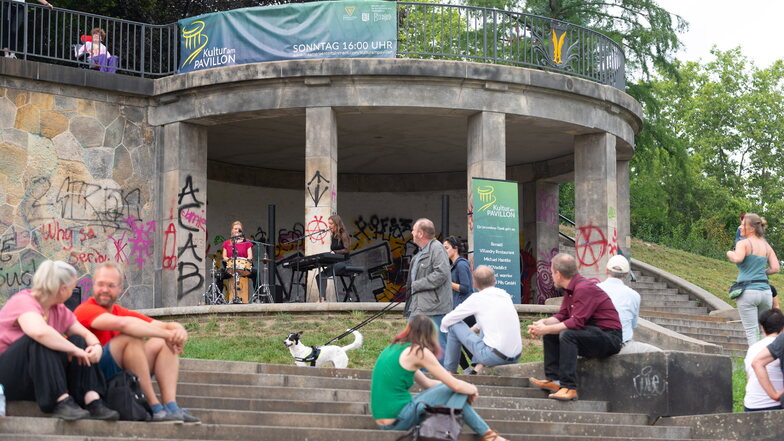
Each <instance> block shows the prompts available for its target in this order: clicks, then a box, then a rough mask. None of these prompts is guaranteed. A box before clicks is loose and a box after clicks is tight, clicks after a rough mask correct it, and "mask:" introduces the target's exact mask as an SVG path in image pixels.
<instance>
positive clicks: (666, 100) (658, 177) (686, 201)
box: [630, 49, 784, 258]
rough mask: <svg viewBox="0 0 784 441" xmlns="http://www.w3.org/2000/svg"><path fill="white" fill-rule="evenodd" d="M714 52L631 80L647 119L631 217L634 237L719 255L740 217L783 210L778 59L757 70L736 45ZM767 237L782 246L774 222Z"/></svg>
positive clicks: (783, 69) (783, 107) (783, 101)
mask: <svg viewBox="0 0 784 441" xmlns="http://www.w3.org/2000/svg"><path fill="white" fill-rule="evenodd" d="M713 54H714V55H715V56H716V60H715V61H711V62H708V63H704V64H699V63H694V62H690V63H676V64H675V66H676V68H677V71H676V72H675V73H674V74H671V75H670V74H668V73H666V72H662V73H660V74H659V75H657V76H655V78H652V79H650V80H646V81H639V82H637V83H635V84H633V85H632V86H630V93H633V94H635V95H636V96H637V97H639V99H640V102H641V103H642V105H643V108H644V111H645V115H646V125H645V128H644V129H643V131H642V132H641V133H640V134H639V135H638V136H637V151H636V152H635V156H634V158H633V159H632V163H631V167H632V173H631V211H632V220H631V221H632V234H633V235H635V236H636V237H639V238H641V239H644V240H649V241H654V242H659V243H662V244H667V245H670V246H674V247H678V248H681V249H685V250H691V251H694V252H698V253H700V254H703V255H705V256H712V257H716V258H724V252H725V251H726V250H727V249H730V248H731V247H732V245H733V242H732V239H733V238H734V234H735V229H736V228H737V226H738V214H739V213H742V212H757V213H759V214H761V215H762V216H765V217H767V218H769V219H775V220H778V219H781V215H782V214H784V213H783V212H782V210H783V209H784V206H783V205H782V202H781V200H782V196H784V195H783V194H782V191H784V190H783V189H782V187H781V179H782V175H783V174H784V169H782V167H784V153H782V149H781V147H780V146H781V142H782V141H784V139H782V137H784V63H782V61H778V62H776V63H774V64H773V65H771V66H770V67H769V68H766V69H760V68H757V67H756V66H754V64H753V63H750V62H749V61H748V60H747V59H746V58H745V57H744V56H743V55H742V54H741V52H740V51H739V50H738V49H734V50H730V51H726V52H722V51H718V50H714V51H713ZM766 236H767V238H768V240H769V242H771V244H772V245H773V247H774V249H776V248H777V247H780V246H781V245H784V231H782V228H781V227H780V223H779V222H776V223H771V225H770V228H769V230H768V232H767V235H766Z"/></svg>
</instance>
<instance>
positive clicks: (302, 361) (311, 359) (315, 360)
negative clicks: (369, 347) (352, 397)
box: [283, 331, 362, 368]
mask: <svg viewBox="0 0 784 441" xmlns="http://www.w3.org/2000/svg"><path fill="white" fill-rule="evenodd" d="M352 334H354V343H351V344H350V345H348V346H335V345H329V346H319V347H316V346H305V345H303V344H302V342H300V341H299V338H300V337H301V336H302V331H300V332H292V333H291V334H289V336H288V337H286V339H285V340H283V344H284V345H286V347H287V348H289V352H291V356H292V357H294V362H295V363H296V365H297V366H315V367H328V366H329V365H330V364H331V365H332V366H334V367H336V368H345V367H346V366H348V354H346V351H350V350H352V349H356V348H358V347H360V346H362V334H360V333H359V331H353V332H352Z"/></svg>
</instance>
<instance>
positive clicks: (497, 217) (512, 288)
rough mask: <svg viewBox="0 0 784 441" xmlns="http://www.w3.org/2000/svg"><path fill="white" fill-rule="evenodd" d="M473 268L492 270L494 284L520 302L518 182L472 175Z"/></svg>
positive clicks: (513, 299) (515, 301)
mask: <svg viewBox="0 0 784 441" xmlns="http://www.w3.org/2000/svg"><path fill="white" fill-rule="evenodd" d="M471 184H472V185H471V189H472V191H473V195H474V196H473V204H474V205H473V206H474V211H473V226H474V227H473V228H474V268H476V267H477V266H479V265H487V266H489V267H490V268H493V270H494V271H495V278H496V286H497V287H499V288H501V289H503V290H505V291H506V292H508V293H509V294H510V295H511V296H512V301H513V302H514V303H520V236H519V235H518V233H517V231H518V229H519V222H520V221H519V219H520V211H519V210H518V208H517V206H518V204H517V201H518V199H517V182H513V181H498V180H493V179H483V178H473V179H472V181H471Z"/></svg>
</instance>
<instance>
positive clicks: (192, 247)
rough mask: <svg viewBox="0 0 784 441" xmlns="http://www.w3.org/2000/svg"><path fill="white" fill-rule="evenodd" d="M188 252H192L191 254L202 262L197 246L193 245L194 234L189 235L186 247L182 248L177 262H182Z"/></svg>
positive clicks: (178, 253)
mask: <svg viewBox="0 0 784 441" xmlns="http://www.w3.org/2000/svg"><path fill="white" fill-rule="evenodd" d="M186 250H191V254H192V255H193V257H194V258H195V259H196V260H197V261H199V262H201V261H202V258H201V257H199V254H198V253H197V252H196V244H194V243H193V233H188V240H187V241H186V242H185V245H183V246H181V247H180V249H179V251H178V252H177V260H180V258H181V257H182V255H183V254H184V253H185V251H186Z"/></svg>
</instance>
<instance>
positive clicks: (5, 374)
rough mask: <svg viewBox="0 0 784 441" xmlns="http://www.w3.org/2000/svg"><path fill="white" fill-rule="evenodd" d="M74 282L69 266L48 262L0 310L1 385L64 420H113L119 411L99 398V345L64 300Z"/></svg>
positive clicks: (11, 394)
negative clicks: (30, 283)
mask: <svg viewBox="0 0 784 441" xmlns="http://www.w3.org/2000/svg"><path fill="white" fill-rule="evenodd" d="M75 286H76V270H74V269H73V267H72V266H71V265H69V264H67V263H65V262H62V261H51V260H47V261H44V262H43V263H42V264H41V265H40V266H39V267H38V270H37V271H36V272H35V274H34V275H33V289H32V290H29V289H26V290H23V291H20V292H18V293H16V294H14V295H13V296H11V298H9V299H8V302H6V304H5V305H4V306H3V308H2V309H0V384H2V385H3V387H4V388H5V396H6V397H7V398H8V399H9V400H22V401H36V402H37V403H38V407H40V408H41V410H42V411H44V412H46V413H52V414H54V416H56V417H59V418H62V419H65V420H78V419H82V418H91V419H99V420H116V419H118V418H119V416H120V415H119V414H118V413H117V412H115V411H114V410H111V409H109V408H108V407H106V406H105V405H104V403H103V401H102V400H101V395H103V394H105V393H106V385H105V383H104V379H103V376H102V375H101V373H100V371H99V370H98V361H99V360H100V359H101V353H102V348H101V344H100V343H99V342H98V338H96V337H95V335H93V333H91V332H90V331H88V330H87V328H85V327H84V326H82V325H81V324H80V323H79V322H78V321H77V320H76V318H75V317H74V314H73V313H72V312H71V311H70V310H69V309H68V308H66V307H65V305H64V304H63V303H64V302H65V301H66V300H68V299H69V298H70V297H71V293H72V292H73V289H74V287H75ZM63 334H65V335H68V336H69V337H68V338H67V339H66V338H65V337H63ZM82 406H85V407H86V408H87V410H85V409H83V408H82Z"/></svg>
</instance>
